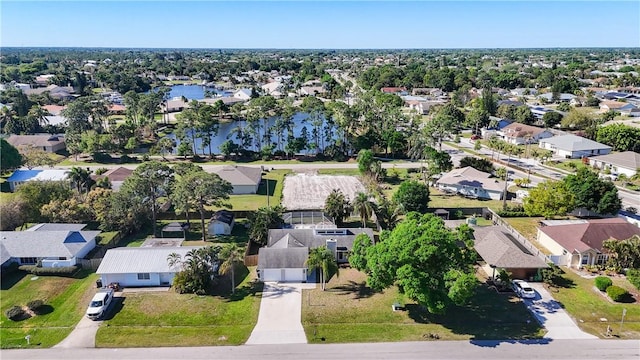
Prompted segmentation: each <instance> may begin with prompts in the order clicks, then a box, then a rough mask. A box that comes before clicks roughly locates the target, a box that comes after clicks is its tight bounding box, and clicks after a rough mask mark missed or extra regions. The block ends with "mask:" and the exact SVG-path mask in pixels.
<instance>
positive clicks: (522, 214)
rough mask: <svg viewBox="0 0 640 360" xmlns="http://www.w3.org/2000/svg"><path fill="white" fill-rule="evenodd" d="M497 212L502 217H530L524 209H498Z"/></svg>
mask: <svg viewBox="0 0 640 360" xmlns="http://www.w3.org/2000/svg"><path fill="white" fill-rule="evenodd" d="M496 214H498V216H500V217H529V215H527V213H526V212H524V211H509V210H502V211H497V212H496Z"/></svg>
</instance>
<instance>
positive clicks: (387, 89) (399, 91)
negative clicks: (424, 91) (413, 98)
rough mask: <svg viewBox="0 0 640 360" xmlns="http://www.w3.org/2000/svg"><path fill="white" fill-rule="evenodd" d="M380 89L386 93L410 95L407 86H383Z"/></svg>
mask: <svg viewBox="0 0 640 360" xmlns="http://www.w3.org/2000/svg"><path fill="white" fill-rule="evenodd" d="M380 91H381V92H382V93H384V94H396V95H399V96H404V95H409V93H408V92H407V88H405V87H383V88H381V89H380Z"/></svg>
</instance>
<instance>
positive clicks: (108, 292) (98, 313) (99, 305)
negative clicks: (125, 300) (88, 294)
mask: <svg viewBox="0 0 640 360" xmlns="http://www.w3.org/2000/svg"><path fill="white" fill-rule="evenodd" d="M113 294H114V291H113V289H111V288H105V289H100V291H98V292H97V293H96V294H95V295H93V298H92V299H91V303H89V307H88V308H87V313H86V314H87V317H88V318H89V319H91V320H98V319H100V318H101V317H102V316H103V315H104V314H105V312H106V311H107V309H108V308H109V304H111V300H113Z"/></svg>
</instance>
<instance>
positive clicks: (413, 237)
mask: <svg viewBox="0 0 640 360" xmlns="http://www.w3.org/2000/svg"><path fill="white" fill-rule="evenodd" d="M461 236H462V237H467V238H464V239H461V238H460V237H461ZM468 236H469V232H468V231H459V232H458V233H456V232H454V231H452V230H450V229H448V228H447V227H446V226H445V225H444V221H442V219H440V218H438V217H436V216H434V215H432V214H425V215H421V214H419V213H416V212H411V213H409V214H407V217H406V218H405V220H403V221H402V222H401V223H399V224H398V225H397V226H396V227H395V229H393V230H392V231H390V232H387V231H385V232H383V233H382V234H381V236H380V242H378V243H377V244H376V245H373V246H368V245H369V244H368V243H367V242H366V241H362V239H359V241H358V242H357V244H358V247H359V248H356V247H355V246H354V251H353V252H354V255H355V256H357V257H358V258H357V259H356V258H354V262H353V264H356V265H359V266H361V265H362V264H363V263H364V261H363V259H362V256H363V255H362V254H363V251H362V249H361V247H367V246H368V247H367V248H366V251H365V252H364V253H365V254H366V255H365V256H366V268H360V269H359V270H363V271H365V272H366V273H367V274H368V279H367V281H368V284H369V286H371V287H372V288H374V289H378V290H381V289H384V288H387V287H389V286H391V285H393V284H397V285H398V286H399V287H400V289H401V291H403V292H404V293H405V294H406V295H407V296H408V297H409V298H410V299H413V300H415V301H417V302H418V303H420V304H421V305H424V306H426V308H427V309H428V310H429V311H430V312H432V313H443V312H444V311H445V309H446V307H447V306H448V305H450V304H452V303H455V304H458V305H461V304H463V303H465V302H466V301H467V300H468V299H469V298H470V297H471V295H472V294H473V290H474V288H475V286H476V278H475V274H474V270H473V263H474V255H475V253H474V250H473V249H470V248H469V247H466V246H464V245H462V246H461V245H460V241H459V240H463V241H462V242H464V243H465V244H468V243H469V239H468Z"/></svg>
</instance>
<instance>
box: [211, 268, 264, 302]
mask: <svg viewBox="0 0 640 360" xmlns="http://www.w3.org/2000/svg"><path fill="white" fill-rule="evenodd" d="M249 274H250V271H249V268H247V267H246V266H245V265H244V264H237V265H236V267H235V284H236V289H235V292H234V293H231V275H230V274H228V275H225V276H221V277H220V278H219V281H218V283H217V284H216V285H215V286H214V287H213V288H212V289H211V295H213V296H219V297H221V298H224V299H226V300H227V301H240V300H243V299H244V298H246V297H247V296H256V295H257V294H258V293H262V287H263V284H262V282H260V281H257V280H253V281H251V282H249V283H245V284H244V285H242V286H238V284H242V283H243V281H245V279H246V278H247V276H249Z"/></svg>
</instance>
